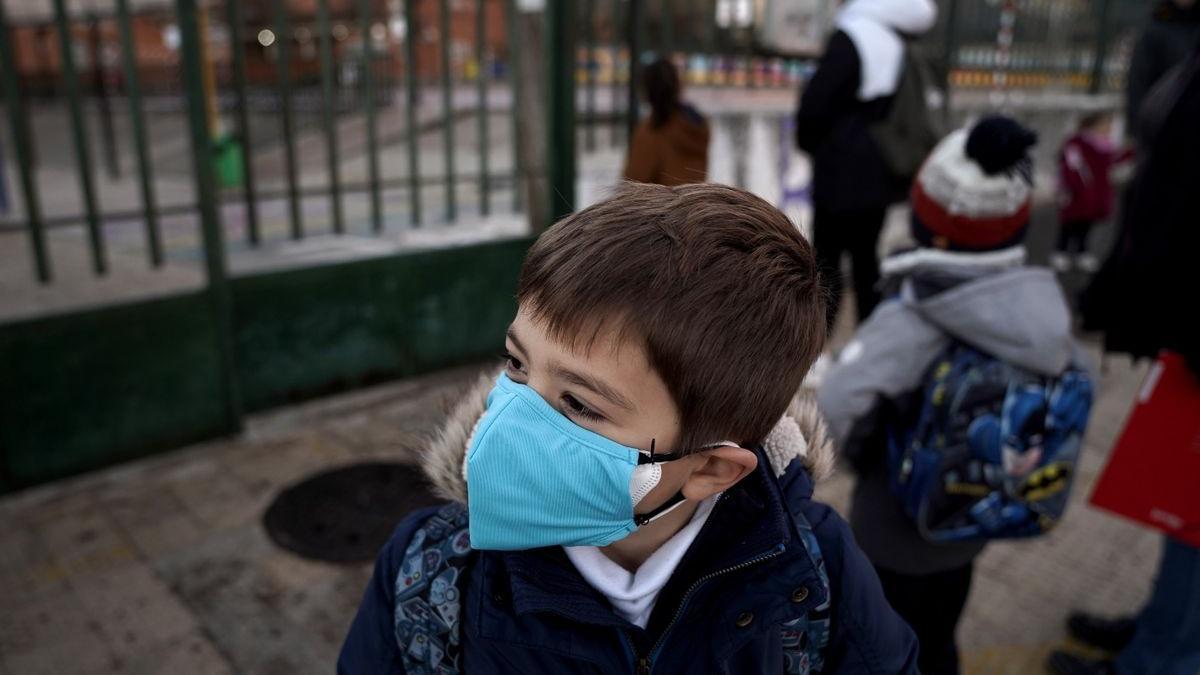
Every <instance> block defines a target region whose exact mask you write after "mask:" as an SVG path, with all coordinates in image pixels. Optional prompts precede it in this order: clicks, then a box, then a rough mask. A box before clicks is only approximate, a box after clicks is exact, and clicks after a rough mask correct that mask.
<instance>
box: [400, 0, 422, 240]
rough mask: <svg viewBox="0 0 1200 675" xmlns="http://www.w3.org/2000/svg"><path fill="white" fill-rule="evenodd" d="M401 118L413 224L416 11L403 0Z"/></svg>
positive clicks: (417, 137)
mask: <svg viewBox="0 0 1200 675" xmlns="http://www.w3.org/2000/svg"><path fill="white" fill-rule="evenodd" d="M404 23H405V26H407V28H406V29H405V33H404V91H405V100H404V117H405V125H406V126H407V127H408V198H409V203H410V204H411V206H410V210H411V211H412V221H413V224H414V225H419V224H420V223H421V163H420V161H419V160H418V154H419V153H420V149H421V129H420V127H419V126H418V124H417V37H416V36H417V33H418V31H417V8H416V2H415V0H404Z"/></svg>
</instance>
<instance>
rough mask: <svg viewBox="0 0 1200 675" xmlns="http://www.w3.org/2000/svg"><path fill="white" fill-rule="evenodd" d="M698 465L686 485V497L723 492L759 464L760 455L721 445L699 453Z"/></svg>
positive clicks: (693, 497)
mask: <svg viewBox="0 0 1200 675" xmlns="http://www.w3.org/2000/svg"><path fill="white" fill-rule="evenodd" d="M696 462H697V463H698V466H697V468H696V469H695V470H693V471H692V473H691V474H690V475H689V476H688V478H687V480H686V481H685V482H684V484H683V488H682V489H683V496H684V497H687V498H688V499H690V500H692V501H700V500H702V499H707V498H708V497H711V496H712V495H715V494H717V493H718V492H724V491H725V490H728V489H729V488H731V487H733V486H734V485H736V484H737V482H738V481H740V480H741V479H743V478H745V477H746V476H748V475H750V473H751V472H752V471H754V469H755V468H757V467H758V455H756V454H754V453H753V452H751V451H750V450H747V449H745V448H731V447H726V446H720V447H716V448H713V449H711V450H704V451H702V452H698V453H696Z"/></svg>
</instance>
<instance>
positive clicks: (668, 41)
mask: <svg viewBox="0 0 1200 675" xmlns="http://www.w3.org/2000/svg"><path fill="white" fill-rule="evenodd" d="M673 10H674V3H672V2H671V0H662V3H661V4H659V6H658V38H659V51H660V52H661V53H660V54H659V56H660V57H662V58H664V59H669V58H671V52H673V51H675V26H674V24H673V20H674V18H675V17H674V12H673Z"/></svg>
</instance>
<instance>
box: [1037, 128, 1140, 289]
mask: <svg viewBox="0 0 1200 675" xmlns="http://www.w3.org/2000/svg"><path fill="white" fill-rule="evenodd" d="M1111 136H1112V113H1111V112H1107V111H1100V112H1093V113H1088V114H1087V115H1084V116H1083V119H1081V120H1080V122H1079V130H1078V131H1076V132H1075V134H1074V135H1073V136H1071V137H1070V138H1068V139H1067V140H1066V142H1064V143H1063V146H1062V149H1061V150H1060V151H1059V153H1058V184H1059V211H1058V222H1059V231H1058V246H1057V250H1056V251H1055V253H1054V254H1053V255H1052V256H1050V264H1051V265H1053V267H1054V268H1055V269H1056V270H1058V271H1059V272H1066V271H1067V270H1069V269H1071V267H1072V266H1076V267H1078V268H1079V269H1080V270H1082V271H1084V272H1095V271H1096V268H1097V266H1098V264H1097V260H1096V257H1095V256H1094V255H1092V254H1091V253H1089V252H1088V248H1087V237H1088V233H1090V232H1091V230H1092V227H1093V226H1094V225H1095V224H1096V223H1097V222H1099V221H1102V220H1104V219H1105V218H1108V216H1109V215H1110V214H1111V213H1112V205H1113V186H1112V179H1111V178H1110V176H1109V174H1110V173H1111V172H1112V169H1113V167H1114V166H1116V165H1117V164H1120V163H1121V162H1124V161H1126V160H1127V159H1129V158H1130V157H1131V156H1132V155H1133V151H1132V149H1125V150H1120V149H1118V148H1117V147H1116V145H1115V144H1114V143H1113V141H1112V140H1111Z"/></svg>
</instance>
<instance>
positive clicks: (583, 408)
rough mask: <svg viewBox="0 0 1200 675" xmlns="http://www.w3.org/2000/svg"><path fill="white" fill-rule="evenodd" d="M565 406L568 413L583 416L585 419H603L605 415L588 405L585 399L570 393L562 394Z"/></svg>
mask: <svg viewBox="0 0 1200 675" xmlns="http://www.w3.org/2000/svg"><path fill="white" fill-rule="evenodd" d="M562 402H563V408H564V409H565V412H566V413H567V414H568V415H572V416H575V417H582V418H583V419H585V420H602V419H604V416H603V415H601V414H600V413H598V412H596V411H595V410H592V409H591V408H589V407H587V405H586V404H584V402H583V401H580V400H579V399H577V398H575V397H574V396H572V395H570V394H563V395H562Z"/></svg>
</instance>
